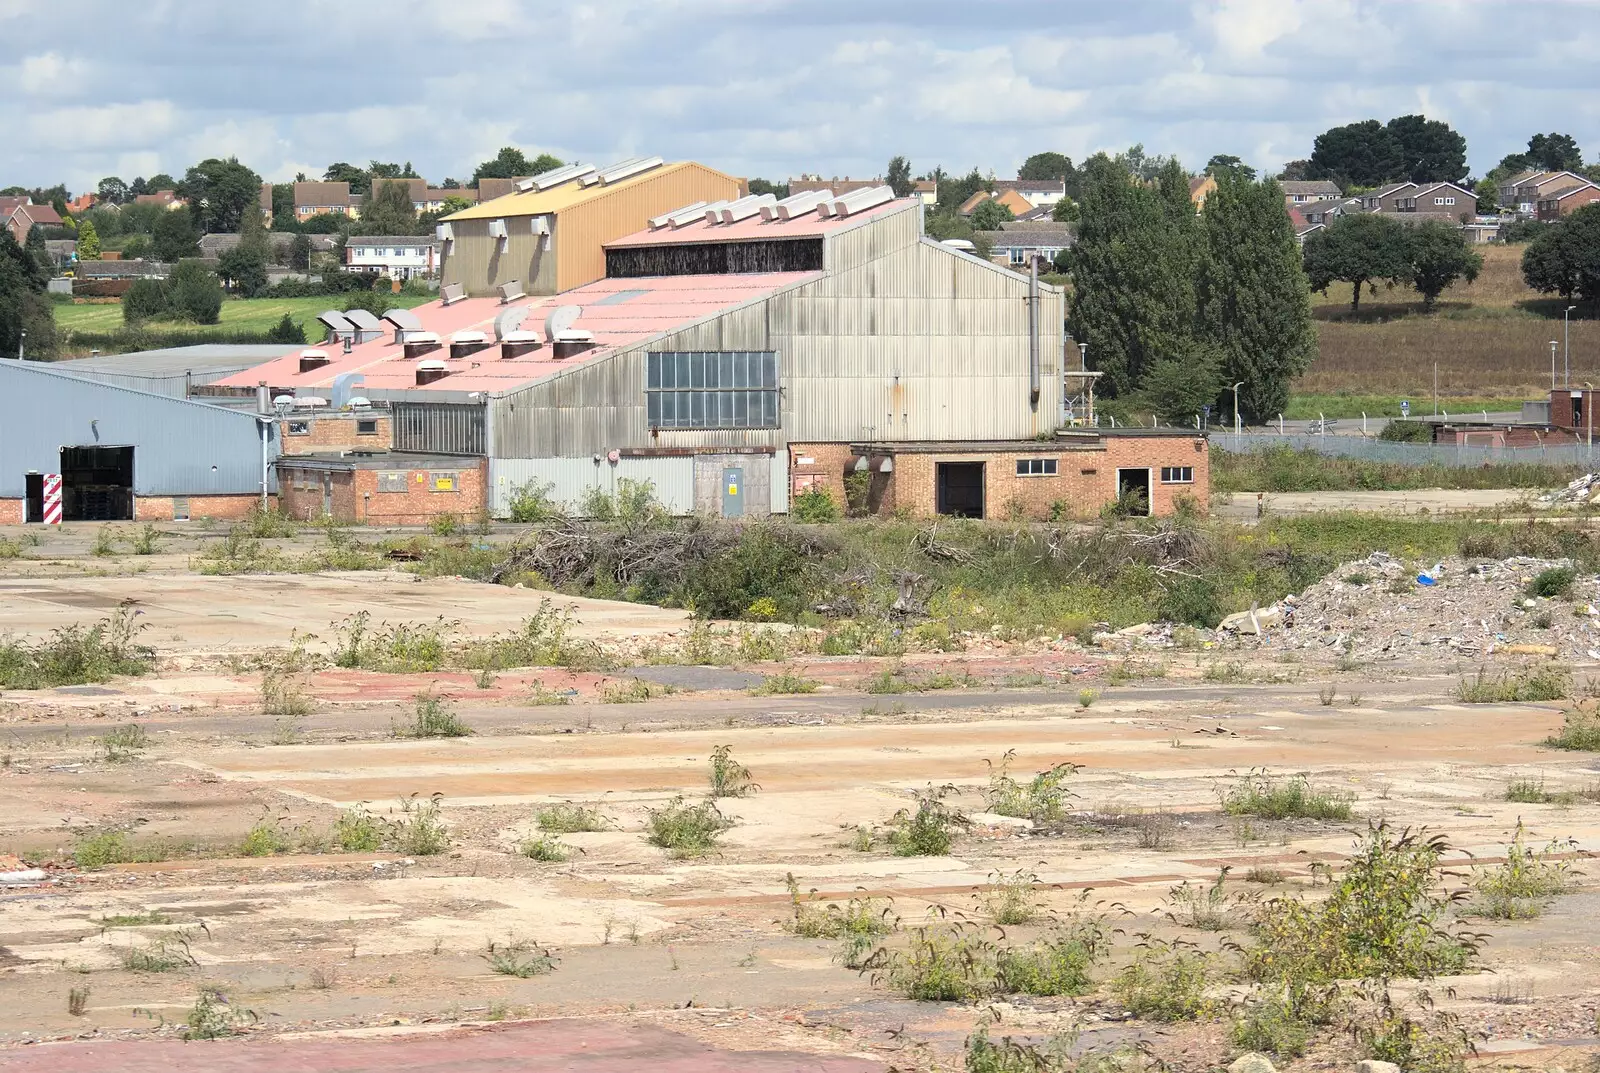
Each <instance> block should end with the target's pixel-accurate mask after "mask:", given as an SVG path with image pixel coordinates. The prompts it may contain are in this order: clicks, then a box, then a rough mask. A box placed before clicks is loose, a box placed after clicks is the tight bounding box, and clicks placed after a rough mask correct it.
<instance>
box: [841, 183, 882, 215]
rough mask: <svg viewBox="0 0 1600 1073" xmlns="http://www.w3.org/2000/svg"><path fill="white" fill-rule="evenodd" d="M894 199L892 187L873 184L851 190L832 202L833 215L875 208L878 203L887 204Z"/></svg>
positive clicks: (849, 213)
mask: <svg viewBox="0 0 1600 1073" xmlns="http://www.w3.org/2000/svg"><path fill="white" fill-rule="evenodd" d="M893 200H894V188H893V187H889V186H874V187H869V188H867V189H865V190H852V191H850V193H848V194H846V195H844V196H843V197H841V198H835V199H834V202H833V214H834V215H835V216H849V215H851V214H853V213H857V212H865V211H866V210H868V209H875V208H877V207H878V206H879V205H887V204H888V203H889V202H891V201H893Z"/></svg>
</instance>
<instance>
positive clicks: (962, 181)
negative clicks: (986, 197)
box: [936, 168, 994, 213]
mask: <svg viewBox="0 0 1600 1073" xmlns="http://www.w3.org/2000/svg"><path fill="white" fill-rule="evenodd" d="M979 190H988V191H989V192H990V193H993V192H994V182H993V181H992V180H989V179H985V178H984V177H983V176H982V175H981V174H980V173H979V172H978V169H977V168H973V169H972V170H971V171H969V172H967V174H965V175H963V176H961V178H959V179H957V178H953V177H951V176H948V175H947V176H945V177H944V178H943V179H941V180H939V201H938V204H937V206H936V208H937V209H938V211H939V212H950V213H953V212H955V211H957V210H958V209H960V208H961V206H962V205H964V204H966V201H967V199H968V198H969V197H971V196H972V195H973V194H976V193H977V192H978V191H979Z"/></svg>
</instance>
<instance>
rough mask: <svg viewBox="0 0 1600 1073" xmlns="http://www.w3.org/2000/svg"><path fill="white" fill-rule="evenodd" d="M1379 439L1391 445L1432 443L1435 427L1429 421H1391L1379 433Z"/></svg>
mask: <svg viewBox="0 0 1600 1073" xmlns="http://www.w3.org/2000/svg"><path fill="white" fill-rule="evenodd" d="M1378 439H1380V440H1387V441H1389V442H1390V443H1432V442H1433V425H1432V424H1431V423H1429V422H1427V421H1416V420H1404V419H1402V420H1399V421H1395V420H1391V421H1390V422H1389V423H1388V424H1387V425H1384V426H1383V431H1382V432H1380V433H1378Z"/></svg>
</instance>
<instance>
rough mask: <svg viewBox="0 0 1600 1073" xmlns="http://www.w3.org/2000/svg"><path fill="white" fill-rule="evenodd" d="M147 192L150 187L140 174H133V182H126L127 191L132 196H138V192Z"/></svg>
mask: <svg viewBox="0 0 1600 1073" xmlns="http://www.w3.org/2000/svg"><path fill="white" fill-rule="evenodd" d="M149 192H150V188H149V187H148V186H146V185H145V181H144V176H142V175H140V176H135V178H134V180H133V182H131V183H129V184H128V193H129V194H131V195H132V196H134V197H138V196H139V195H140V194H148V193H149Z"/></svg>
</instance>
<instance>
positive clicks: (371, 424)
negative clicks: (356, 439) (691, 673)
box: [356, 417, 378, 436]
mask: <svg viewBox="0 0 1600 1073" xmlns="http://www.w3.org/2000/svg"><path fill="white" fill-rule="evenodd" d="M377 434H378V419H377V418H376V417H358V418H357V419H356V435H357V436H376V435H377Z"/></svg>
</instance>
